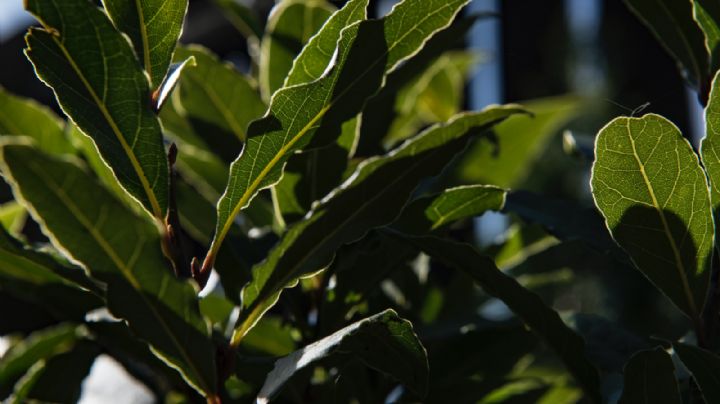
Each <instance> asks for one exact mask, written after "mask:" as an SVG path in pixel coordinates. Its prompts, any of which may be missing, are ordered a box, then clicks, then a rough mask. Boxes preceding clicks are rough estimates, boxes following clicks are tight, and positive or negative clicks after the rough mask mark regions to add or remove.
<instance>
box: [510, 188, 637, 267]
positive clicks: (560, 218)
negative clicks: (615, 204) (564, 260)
mask: <svg viewBox="0 0 720 404" xmlns="http://www.w3.org/2000/svg"><path fill="white" fill-rule="evenodd" d="M503 212H506V213H514V214H516V215H518V216H520V217H521V218H522V219H523V220H525V221H527V222H529V223H537V224H539V225H542V226H543V227H544V228H545V229H546V230H547V231H548V232H549V233H550V234H552V235H553V236H555V237H557V238H558V239H560V240H574V239H580V240H583V241H584V242H586V243H587V244H588V245H589V246H591V247H593V248H594V249H596V250H597V251H599V252H602V253H604V252H607V251H612V252H613V253H615V256H616V257H618V258H623V259H624V258H625V257H626V256H625V254H624V252H622V250H620V249H618V248H617V244H615V242H614V241H613V240H612V237H610V233H609V232H608V229H607V227H606V226H605V223H604V222H603V218H602V216H600V214H599V213H598V212H597V210H595V209H593V208H589V207H588V208H584V207H582V206H580V205H579V204H577V203H573V202H570V201H565V200H559V199H553V198H548V197H545V196H543V195H538V194H535V193H532V192H528V191H512V192H509V193H508V195H507V200H506V202H505V206H504V208H503Z"/></svg>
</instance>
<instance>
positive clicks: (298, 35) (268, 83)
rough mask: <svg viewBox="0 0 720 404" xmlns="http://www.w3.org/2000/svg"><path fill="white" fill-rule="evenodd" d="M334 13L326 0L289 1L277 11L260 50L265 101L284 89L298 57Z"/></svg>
mask: <svg viewBox="0 0 720 404" xmlns="http://www.w3.org/2000/svg"><path fill="white" fill-rule="evenodd" d="M334 11H335V7H333V5H332V4H329V3H328V2H326V1H324V0H285V1H281V2H280V3H278V4H277V5H276V6H275V7H274V8H273V10H272V11H271V12H270V18H269V19H268V23H267V27H266V28H265V36H264V37H263V40H262V46H261V48H260V89H261V92H262V96H263V99H265V100H269V99H270V97H271V96H272V95H273V93H275V91H277V90H278V89H279V88H281V87H283V83H284V82H285V77H286V76H287V75H288V72H289V71H290V69H291V68H292V66H293V60H294V59H295V57H296V56H297V55H298V54H299V53H300V51H302V49H303V47H304V46H305V44H307V43H308V41H309V40H310V38H311V37H312V36H313V35H315V33H316V32H318V30H320V28H321V27H322V26H323V24H324V23H325V21H326V20H327V19H328V18H329V17H330V15H331V14H332V13H333V12H334ZM333 50H334V49H333ZM330 55H332V53H330Z"/></svg>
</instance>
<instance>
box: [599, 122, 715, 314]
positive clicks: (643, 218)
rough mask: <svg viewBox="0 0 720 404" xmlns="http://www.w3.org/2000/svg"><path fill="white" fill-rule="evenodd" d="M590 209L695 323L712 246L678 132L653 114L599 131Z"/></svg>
mask: <svg viewBox="0 0 720 404" xmlns="http://www.w3.org/2000/svg"><path fill="white" fill-rule="evenodd" d="M595 156H596V160H595V164H594V165H593V170H592V179H591V185H592V192H593V197H594V198H595V204H596V205H597V207H598V209H599V210H600V212H601V213H602V214H603V216H604V217H605V222H606V224H607V226H608V228H609V229H610V232H611V233H612V236H613V238H614V239H615V241H617V243H618V244H619V245H620V246H621V247H622V248H623V249H625V251H627V253H628V254H629V255H630V257H631V258H632V260H633V262H634V263H635V265H636V266H637V268H638V269H639V270H640V271H642V273H643V274H645V276H647V277H648V278H649V279H650V281H651V282H653V284H655V286H656V287H658V288H659V289H660V290H661V291H662V292H663V293H664V294H665V295H667V296H668V297H669V298H670V300H672V302H673V303H675V305H676V306H677V307H678V308H680V310H682V311H683V312H684V313H685V314H687V316H688V317H690V318H691V319H692V320H693V321H695V322H696V326H699V324H698V322H699V321H700V320H699V318H700V313H701V311H702V308H703V306H704V303H705V296H706V294H707V288H708V284H709V283H708V282H709V277H710V265H711V262H710V261H711V257H712V249H713V220H712V211H711V206H710V195H709V191H708V184H707V180H706V178H705V173H704V172H703V170H702V168H701V167H700V164H699V162H698V157H697V155H696V154H695V153H694V152H693V150H692V148H691V146H690V144H689V143H688V142H687V140H685V139H684V138H683V137H682V135H681V134H680V131H679V130H678V129H677V127H675V125H673V124H672V123H671V122H670V121H668V120H667V119H665V118H663V117H661V116H658V115H652V114H649V115H645V116H644V117H642V118H624V117H623V118H616V119H614V120H613V121H611V122H610V123H609V124H607V125H606V126H605V127H604V128H603V129H602V130H601V131H600V133H599V134H598V137H597V141H596V146H595Z"/></svg>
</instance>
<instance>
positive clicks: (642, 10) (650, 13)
mask: <svg viewBox="0 0 720 404" xmlns="http://www.w3.org/2000/svg"><path fill="white" fill-rule="evenodd" d="M625 3H626V4H627V5H628V7H630V10H632V12H634V13H635V15H637V16H638V18H639V19H640V20H641V21H642V22H643V23H644V24H645V25H646V26H647V27H648V28H649V29H650V31H652V33H653V35H655V38H657V40H658V41H659V42H660V43H661V44H662V45H663V46H664V47H665V49H666V50H667V51H668V52H669V53H670V54H671V55H672V56H673V57H674V58H675V60H676V61H677V62H678V65H679V67H680V69H681V72H682V74H683V76H684V77H685V79H686V80H687V81H688V82H689V83H690V84H691V85H692V86H695V87H696V88H698V89H699V90H700V92H701V93H704V92H705V90H704V89H705V86H707V85H708V84H709V83H707V81H708V80H709V77H708V54H707V50H706V49H705V42H704V38H703V32H702V31H701V30H700V27H698V26H697V24H696V23H695V21H694V20H693V10H692V3H691V2H690V1H663V0H625Z"/></svg>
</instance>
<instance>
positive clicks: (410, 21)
mask: <svg viewBox="0 0 720 404" xmlns="http://www.w3.org/2000/svg"><path fill="white" fill-rule="evenodd" d="M366 1H367V0H354V1H350V2H348V3H347V4H346V5H345V7H356V6H357V3H358V2H363V3H365V2H366ZM466 3H467V0H452V1H439V0H405V1H403V2H401V3H399V4H398V5H396V6H395V7H394V8H393V11H392V13H390V14H389V15H388V16H386V17H385V18H383V19H380V20H369V21H362V22H359V23H355V24H353V25H351V26H349V27H347V28H345V29H343V31H342V33H341V38H340V41H339V42H338V47H337V50H336V52H337V55H336V57H335V63H334V65H333V66H332V68H331V69H329V70H328V71H327V73H326V74H325V75H324V76H323V77H322V78H320V79H318V80H316V81H313V82H310V83H307V84H302V85H297V86H290V87H284V88H282V89H280V90H278V91H277V92H276V93H275V94H274V95H273V99H272V100H271V103H270V108H269V111H268V113H267V115H266V116H265V117H264V118H262V119H260V120H257V121H255V122H253V123H252V124H251V125H250V127H249V129H248V139H247V142H246V143H245V146H244V148H243V151H242V152H241V154H240V156H239V157H238V158H237V160H235V162H233V164H232V166H231V172H230V179H229V181H228V186H227V189H226V191H225V194H224V195H223V197H222V198H221V199H220V202H219V203H218V222H217V227H216V230H215V237H214V239H213V242H212V245H211V247H210V251H209V252H208V254H207V256H206V258H205V262H204V263H203V270H204V271H209V270H210V267H211V266H212V263H213V260H214V258H215V255H216V254H217V251H218V250H219V248H220V244H221V243H222V240H223V239H224V238H225V235H226V234H227V231H228V230H229V229H230V226H231V224H232V221H233V219H234V218H235V216H236V215H237V214H238V213H239V212H240V210H242V209H243V208H244V207H246V206H247V205H248V204H249V203H250V201H251V200H252V198H253V197H254V196H255V195H256V194H257V193H258V192H259V191H260V190H261V189H263V188H267V187H269V186H271V185H273V184H275V183H276V182H277V181H278V180H279V179H280V178H281V177H282V170H283V167H284V165H285V162H286V161H287V159H288V158H289V156H290V155H291V154H292V153H293V152H295V151H296V150H299V149H302V148H303V147H304V146H306V145H307V144H308V143H309V142H310V140H311V138H312V135H313V134H314V132H315V129H316V128H318V127H319V126H320V127H323V128H324V129H323V133H324V134H326V135H334V136H335V137H337V136H338V135H339V134H340V131H341V127H342V124H343V123H344V122H345V121H347V120H348V119H351V118H352V117H354V116H355V115H356V114H357V113H358V112H359V110H360V109H361V108H362V106H363V104H364V102H365V100H366V99H367V98H368V97H369V96H370V95H372V94H373V93H374V92H375V91H377V89H378V88H379V87H380V85H381V83H382V80H383V79H384V76H385V74H386V73H387V72H388V71H391V70H393V69H394V68H395V67H396V66H397V65H398V64H399V63H400V62H402V61H403V60H405V59H406V58H408V57H409V56H412V55H413V54H414V53H415V52H417V51H418V50H419V49H420V48H421V47H422V46H423V44H424V43H425V41H427V39H428V38H429V37H430V36H431V35H432V34H433V33H435V32H436V31H437V30H439V29H442V28H443V27H445V26H447V25H448V24H450V22H451V21H452V20H453V19H454V17H455V15H456V14H457V13H458V12H459V11H460V9H461V8H462V6H464V5H465V4H466ZM341 100H342V101H341ZM322 140H323V141H324V142H323V141H320V143H321V144H322V143H325V144H327V143H329V142H330V141H332V140H334V139H322Z"/></svg>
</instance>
